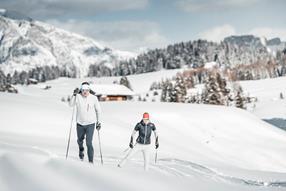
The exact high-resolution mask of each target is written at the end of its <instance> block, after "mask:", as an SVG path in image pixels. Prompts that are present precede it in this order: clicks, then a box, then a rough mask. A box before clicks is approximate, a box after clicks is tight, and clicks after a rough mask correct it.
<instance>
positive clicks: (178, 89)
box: [173, 76, 187, 102]
mask: <svg viewBox="0 0 286 191" xmlns="http://www.w3.org/2000/svg"><path fill="white" fill-rule="evenodd" d="M173 91H174V94H175V95H176V98H175V101H176V102H184V101H185V99H186V95H187V88H186V83H185V80H184V78H183V77H182V76H177V78H176V83H175V86H174V90H173Z"/></svg>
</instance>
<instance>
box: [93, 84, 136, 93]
mask: <svg viewBox="0 0 286 191" xmlns="http://www.w3.org/2000/svg"><path fill="white" fill-rule="evenodd" d="M90 86H91V89H92V90H93V91H94V92H95V93H96V94H97V95H113V96H115V95H117V96H119V95H121V96H132V95H135V93H134V92H133V91H132V90H130V89H129V88H127V87H125V86H123V85H118V84H91V85H90Z"/></svg>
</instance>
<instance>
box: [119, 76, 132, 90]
mask: <svg viewBox="0 0 286 191" xmlns="http://www.w3.org/2000/svg"><path fill="white" fill-rule="evenodd" d="M119 84H120V85H123V86H125V87H127V88H129V89H130V90H132V87H131V84H130V82H129V80H128V78H127V77H126V76H122V77H121V79H120V82H119Z"/></svg>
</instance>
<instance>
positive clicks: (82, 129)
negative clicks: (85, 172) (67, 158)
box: [76, 123, 95, 162]
mask: <svg viewBox="0 0 286 191" xmlns="http://www.w3.org/2000/svg"><path fill="white" fill-rule="evenodd" d="M94 127H95V124H94V123H93V124H90V125H80V124H78V123H77V125H76V130H77V143H78V147H79V155H80V157H83V155H84V154H83V151H84V147H83V141H84V138H85V136H86V146H87V155H88V161H89V162H93V156H94V150H93V145H92V139H93V133H94Z"/></svg>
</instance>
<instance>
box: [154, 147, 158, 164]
mask: <svg viewBox="0 0 286 191" xmlns="http://www.w3.org/2000/svg"><path fill="white" fill-rule="evenodd" d="M157 159H158V149H156V155H155V164H156V163H157Z"/></svg>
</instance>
